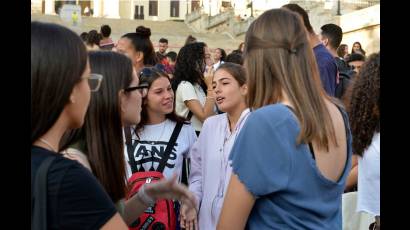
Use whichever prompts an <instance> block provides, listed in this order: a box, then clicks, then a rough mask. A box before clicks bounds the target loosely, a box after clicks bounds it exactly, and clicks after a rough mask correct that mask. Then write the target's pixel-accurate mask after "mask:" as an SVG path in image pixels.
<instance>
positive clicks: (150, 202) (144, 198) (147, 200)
mask: <svg viewBox="0 0 410 230" xmlns="http://www.w3.org/2000/svg"><path fill="white" fill-rule="evenodd" d="M146 185H147V184H143V185H142V186H141V188H140V190H139V191H138V193H137V197H138V198H139V199H140V201H141V202H142V203H143V204H144V205H146V206H151V207H152V206H154V205H155V199H153V198H152V197H150V196H148V194H147V193H146V192H145V186H146Z"/></svg>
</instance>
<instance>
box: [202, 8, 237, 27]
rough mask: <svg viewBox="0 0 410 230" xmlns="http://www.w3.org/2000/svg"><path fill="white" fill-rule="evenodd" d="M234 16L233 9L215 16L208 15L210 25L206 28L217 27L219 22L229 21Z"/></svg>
mask: <svg viewBox="0 0 410 230" xmlns="http://www.w3.org/2000/svg"><path fill="white" fill-rule="evenodd" d="M233 17H234V12H233V10H230V11H226V12H223V13H220V14H217V15H215V16H213V17H208V25H206V27H205V28H206V29H209V28H212V27H215V26H217V25H219V24H222V23H224V22H228V21H229V20H230V19H231V18H233Z"/></svg>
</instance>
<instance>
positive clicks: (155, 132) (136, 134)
mask: <svg viewBox="0 0 410 230" xmlns="http://www.w3.org/2000/svg"><path fill="white" fill-rule="evenodd" d="M140 81H141V84H142V83H144V84H147V85H148V94H147V96H146V97H145V98H144V99H143V106H142V112H141V121H140V123H139V124H138V125H137V126H136V128H135V130H134V131H133V132H132V146H133V150H132V151H133V152H132V155H133V156H134V160H135V163H136V167H137V169H138V171H155V170H156V169H157V167H158V165H159V162H160V161H161V159H162V158H163V157H164V156H163V155H164V152H165V149H166V147H167V144H168V142H169V140H170V138H171V134H172V132H173V131H174V128H175V126H176V124H177V122H184V119H183V118H180V117H178V116H176V115H175V113H174V92H173V90H172V88H171V82H170V79H169V78H168V75H167V74H165V73H164V72H162V71H160V70H159V69H157V68H155V67H146V68H143V69H142V71H141V73H140ZM195 141H196V134H195V131H194V129H193V128H192V126H191V125H190V124H188V123H186V124H184V125H183V127H182V129H181V131H180V133H179V135H178V138H177V140H176V142H175V144H174V146H173V148H172V152H171V155H170V156H169V158H168V160H167V161H166V165H165V168H164V171H163V174H164V177H165V178H171V176H172V175H173V174H174V173H176V174H177V175H178V176H181V172H182V162H183V158H184V157H186V158H188V157H189V156H188V153H189V150H190V148H191V146H192V145H193V144H194V142H195ZM125 158H126V161H127V162H128V164H127V177H128V178H129V177H131V175H132V173H131V167H130V165H129V164H130V161H129V153H128V150H127V149H126V150H125Z"/></svg>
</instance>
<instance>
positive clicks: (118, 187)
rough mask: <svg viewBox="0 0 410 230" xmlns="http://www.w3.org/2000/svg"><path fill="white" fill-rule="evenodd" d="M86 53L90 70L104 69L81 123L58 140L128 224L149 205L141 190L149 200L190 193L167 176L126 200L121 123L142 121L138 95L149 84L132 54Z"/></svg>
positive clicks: (99, 70)
mask: <svg viewBox="0 0 410 230" xmlns="http://www.w3.org/2000/svg"><path fill="white" fill-rule="evenodd" d="M89 59H90V66H91V69H92V71H93V72H96V73H99V74H102V75H103V76H104V81H103V82H102V83H101V87H100V89H99V91H98V92H96V93H94V94H93V95H92V97H91V102H90V106H89V108H88V111H87V114H86V117H85V122H84V125H83V127H82V128H81V129H77V130H74V131H71V132H67V133H66V135H65V137H64V139H63V141H62V142H61V146H62V149H66V148H67V150H66V151H64V153H65V156H66V157H67V158H70V159H73V160H78V161H79V162H81V163H83V164H84V166H86V167H88V169H89V170H90V171H91V172H92V173H93V174H94V175H95V177H96V178H97V179H98V180H99V181H100V183H101V184H102V186H103V187H104V188H105V190H106V191H107V193H108V195H109V196H110V198H111V200H112V201H113V202H114V203H115V204H116V207H117V210H118V211H119V212H120V214H121V215H122V217H123V218H124V220H125V222H126V223H127V224H128V225H130V224H132V223H133V221H135V220H136V219H137V218H138V216H139V215H140V214H141V213H142V212H143V211H144V210H145V209H146V208H147V206H148V202H146V200H145V199H144V196H145V195H148V196H149V197H151V198H152V199H153V200H156V199H158V198H168V197H175V198H182V199H184V200H185V199H187V198H189V196H191V195H190V194H189V193H187V191H186V189H185V188H184V187H181V186H180V185H178V184H177V183H176V178H175V177H174V178H172V177H169V178H171V179H170V180H169V181H163V182H158V183H156V184H153V185H150V186H146V189H145V190H143V189H141V190H140V192H139V193H138V194H137V195H136V196H133V197H132V198H130V199H129V200H127V201H124V197H126V194H127V192H128V188H127V177H126V162H125V158H124V155H123V152H124V142H125V139H124V135H123V129H122V128H123V126H129V125H136V124H138V122H140V113H141V101H142V97H144V96H145V95H146V94H147V85H146V84H145V85H144V84H140V82H139V79H138V77H137V75H136V73H135V70H134V69H133V67H132V63H131V60H130V59H129V58H127V57H126V56H125V55H122V54H118V53H114V52H111V51H98V52H90V53H89ZM144 193H145V194H144ZM186 202H187V203H188V204H189V203H190V201H189V200H186Z"/></svg>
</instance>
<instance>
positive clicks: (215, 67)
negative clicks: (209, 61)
mask: <svg viewBox="0 0 410 230" xmlns="http://www.w3.org/2000/svg"><path fill="white" fill-rule="evenodd" d="M223 63H225V62H224V61H218V62H217V63H215V64H214V65H213V67H214V71H215V70H216V69H218V67H219V66H220V65H222V64H223Z"/></svg>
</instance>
